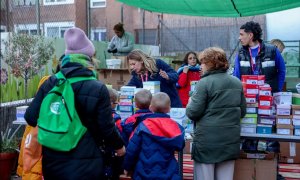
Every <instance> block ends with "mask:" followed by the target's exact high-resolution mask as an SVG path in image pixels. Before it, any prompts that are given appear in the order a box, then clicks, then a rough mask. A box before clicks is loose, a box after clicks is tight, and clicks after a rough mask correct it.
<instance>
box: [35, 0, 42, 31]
mask: <svg viewBox="0 0 300 180" xmlns="http://www.w3.org/2000/svg"><path fill="white" fill-rule="evenodd" d="M35 14H36V28H37V35H41V27H40V23H41V13H40V0H35Z"/></svg>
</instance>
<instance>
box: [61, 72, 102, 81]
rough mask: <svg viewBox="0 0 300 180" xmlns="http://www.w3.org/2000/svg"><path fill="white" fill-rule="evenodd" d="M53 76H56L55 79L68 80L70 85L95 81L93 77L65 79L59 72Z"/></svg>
mask: <svg viewBox="0 0 300 180" xmlns="http://www.w3.org/2000/svg"><path fill="white" fill-rule="evenodd" d="M55 76H56V78H57V79H65V80H66V79H68V81H69V82H70V83H71V84H72V83H76V82H79V81H87V80H97V79H96V78H95V77H94V76H88V77H72V78H66V77H65V76H64V74H63V73H62V72H61V71H59V72H58V73H56V74H55Z"/></svg>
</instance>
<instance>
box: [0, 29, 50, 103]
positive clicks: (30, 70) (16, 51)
mask: <svg viewBox="0 0 300 180" xmlns="http://www.w3.org/2000/svg"><path fill="white" fill-rule="evenodd" d="M4 46H5V49H4V52H3V58H4V60H5V62H6V64H7V65H8V66H9V67H10V68H11V73H12V74H13V75H14V76H15V77H17V78H19V77H22V78H23V79H24V88H25V101H26V102H27V99H28V87H27V86H28V80H29V79H30V78H32V77H33V76H34V75H36V74H38V73H39V72H41V71H42V67H43V66H44V65H46V64H47V63H48V61H49V60H50V59H51V57H52V55H53V53H54V46H53V42H52V41H49V40H46V39H45V37H44V36H32V35H28V34H22V33H12V35H11V36H9V38H8V40H7V41H5V42H4ZM19 85H20V84H19Z"/></svg>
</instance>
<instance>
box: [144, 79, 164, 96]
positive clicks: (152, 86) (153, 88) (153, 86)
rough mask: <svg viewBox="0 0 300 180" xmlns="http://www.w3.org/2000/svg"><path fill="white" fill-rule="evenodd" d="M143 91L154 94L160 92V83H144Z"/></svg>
mask: <svg viewBox="0 0 300 180" xmlns="http://www.w3.org/2000/svg"><path fill="white" fill-rule="evenodd" d="M143 89H147V90H149V91H150V92H151V93H152V94H155V93H158V92H160V81H146V82H143Z"/></svg>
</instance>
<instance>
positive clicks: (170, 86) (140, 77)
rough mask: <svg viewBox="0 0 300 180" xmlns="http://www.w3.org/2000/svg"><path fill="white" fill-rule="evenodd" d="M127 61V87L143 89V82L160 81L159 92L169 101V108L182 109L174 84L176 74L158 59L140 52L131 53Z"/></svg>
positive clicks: (136, 50)
mask: <svg viewBox="0 0 300 180" xmlns="http://www.w3.org/2000/svg"><path fill="white" fill-rule="evenodd" d="M127 60H128V62H129V66H130V69H131V70H132V73H131V75H132V77H131V79H130V81H129V82H128V84H127V85H128V86H135V87H137V88H142V87H143V82H145V81H160V91H161V92H165V93H167V94H168V95H169V97H170V99H171V107H182V104H181V101H180V99H179V96H178V93H177V90H176V86H175V85H176V83H177V81H178V74H177V73H176V71H174V69H172V68H171V67H170V66H169V65H168V64H166V63H165V62H164V61H162V60H160V59H154V58H152V57H150V56H148V55H147V54H146V53H144V52H143V51H141V50H138V49H135V50H133V51H131V52H130V53H129V54H128V56H127Z"/></svg>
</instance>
